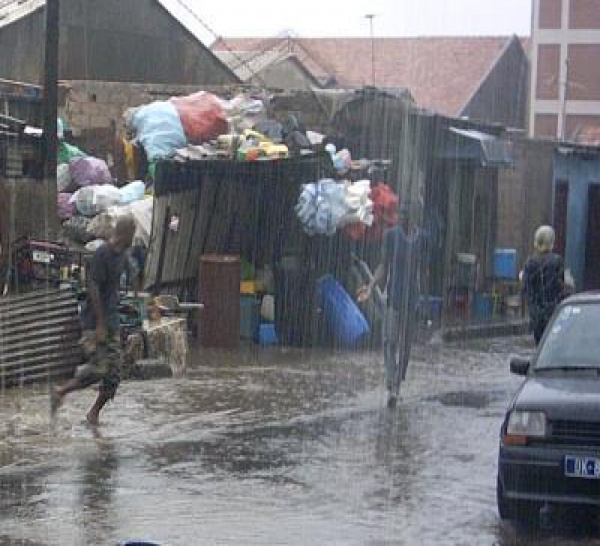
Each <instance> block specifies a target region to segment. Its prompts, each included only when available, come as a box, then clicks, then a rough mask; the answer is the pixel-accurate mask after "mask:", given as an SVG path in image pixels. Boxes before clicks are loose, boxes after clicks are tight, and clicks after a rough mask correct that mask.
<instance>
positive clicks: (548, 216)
mask: <svg viewBox="0 0 600 546" xmlns="http://www.w3.org/2000/svg"><path fill="white" fill-rule="evenodd" d="M554 148H555V143H554V142H552V141H547V140H530V139H525V138H523V137H520V136H517V137H514V138H513V151H514V160H515V163H514V167H512V168H507V169H500V171H499V176H498V236H497V244H498V247H499V248H514V249H516V250H517V259H518V261H519V264H520V265H522V264H523V262H524V260H525V259H526V258H527V256H528V255H529V254H530V253H531V252H532V250H533V247H532V244H533V234H534V232H535V230H536V228H537V227H538V226H540V225H542V224H549V223H551V222H552V201H553V199H552V176H553V166H552V158H553V154H554Z"/></svg>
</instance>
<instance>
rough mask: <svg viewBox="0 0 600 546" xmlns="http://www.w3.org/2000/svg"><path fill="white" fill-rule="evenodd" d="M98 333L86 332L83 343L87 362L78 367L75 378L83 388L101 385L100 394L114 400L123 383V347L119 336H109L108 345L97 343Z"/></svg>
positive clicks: (82, 339)
mask: <svg viewBox="0 0 600 546" xmlns="http://www.w3.org/2000/svg"><path fill="white" fill-rule="evenodd" d="M95 338H96V333H95V332H93V331H89V332H84V334H83V336H82V338H81V343H82V346H83V351H84V354H85V357H86V362H85V363H84V364H82V365H81V366H78V367H77V369H76V371H75V377H76V378H77V379H79V381H80V383H81V384H82V386H83V387H89V386H91V385H94V384H95V383H100V392H102V393H104V394H105V395H106V396H108V398H110V399H112V398H114V396H115V394H116V392H117V388H118V387H119V383H120V382H121V375H120V369H121V346H120V340H119V336H118V335H115V334H109V335H108V337H107V339H106V343H102V344H97V343H96V340H95Z"/></svg>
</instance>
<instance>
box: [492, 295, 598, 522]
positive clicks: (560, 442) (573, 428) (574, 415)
mask: <svg viewBox="0 0 600 546" xmlns="http://www.w3.org/2000/svg"><path fill="white" fill-rule="evenodd" d="M510 369H511V372H513V373H516V374H519V375H524V376H526V379H525V381H524V382H523V384H522V385H521V387H520V388H519V390H518V391H517V393H516V394H515V395H514V397H513V399H512V401H511V403H510V405H509V408H508V411H507V412H506V417H505V419H504V423H503V424H502V428H501V431H500V450H499V455H498V481H497V497H498V511H499V513H500V517H501V518H502V519H526V518H530V517H532V516H535V515H536V514H537V513H539V509H540V508H541V507H542V506H545V505H546V504H547V505H548V506H552V505H555V504H557V505H563V504H571V505H582V506H590V507H598V506H600V293H584V294H578V295H576V296H572V297H570V298H568V299H567V300H565V301H564V302H563V303H561V304H560V306H559V307H558V308H557V309H556V311H555V313H554V316H553V318H552V319H551V321H550V323H549V324H548V327H547V328H546V331H545V333H544V337H543V338H542V340H541V342H540V345H539V347H538V350H537V351H536V353H535V355H534V356H533V358H532V359H531V361H528V360H524V359H522V358H514V359H513V360H512V361H511V363H510Z"/></svg>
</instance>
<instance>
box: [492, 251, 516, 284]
mask: <svg viewBox="0 0 600 546" xmlns="http://www.w3.org/2000/svg"><path fill="white" fill-rule="evenodd" d="M494 277H495V278H497V279H516V278H517V251H516V250H515V249H514V248H497V249H496V250H494Z"/></svg>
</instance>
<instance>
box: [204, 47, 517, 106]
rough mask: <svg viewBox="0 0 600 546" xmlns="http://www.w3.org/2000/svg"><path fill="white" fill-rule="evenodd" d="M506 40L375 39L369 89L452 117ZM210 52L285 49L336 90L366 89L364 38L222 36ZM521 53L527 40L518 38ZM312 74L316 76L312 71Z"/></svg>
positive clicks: (368, 66) (367, 51)
mask: <svg viewBox="0 0 600 546" xmlns="http://www.w3.org/2000/svg"><path fill="white" fill-rule="evenodd" d="M509 40H510V38H509V37H506V36H500V37H470V36H469V37H419V38H375V40H374V51H375V85H377V86H378V87H393V88H408V89H409V91H410V92H411V94H412V95H413V97H414V98H415V100H416V102H417V104H418V105H419V106H421V107H423V108H429V109H431V110H434V111H436V112H439V113H442V114H446V115H449V116H457V115H459V114H460V113H461V110H462V108H463V107H464V106H465V105H466V103H467V101H468V100H469V98H470V97H471V96H472V95H473V93H474V92H475V91H476V90H477V88H478V87H479V85H480V84H481V82H482V80H483V79H484V77H485V76H486V74H487V73H488V72H489V70H490V69H491V68H492V66H493V65H494V63H495V62H496V60H497V59H498V57H499V55H500V53H501V52H502V50H503V49H504V47H505V46H506V44H507V43H508V41H509ZM224 41H225V43H226V45H225V44H224V43H223V41H218V42H216V43H215V44H213V49H214V50H223V49H227V46H229V48H231V49H232V50H234V51H251V50H255V51H264V50H267V49H270V48H273V47H281V46H282V44H285V47H288V48H289V49H290V52H296V51H298V49H300V50H304V53H305V59H303V58H302V55H298V57H299V60H301V61H302V62H304V64H305V66H306V68H307V69H308V70H309V71H310V72H312V73H313V75H315V76H316V77H317V78H318V79H320V80H321V79H323V75H324V74H323V72H325V73H328V74H329V75H331V76H333V77H335V80H336V81H337V86H338V87H344V86H349V87H358V86H361V87H362V86H364V85H371V84H372V83H373V82H372V81H371V40H370V39H369V38H281V37H279V38H270V39H264V38H231V39H229V38H226V39H224ZM522 44H523V46H524V49H525V51H527V50H528V40H527V39H525V40H522ZM315 72H317V73H315Z"/></svg>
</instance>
